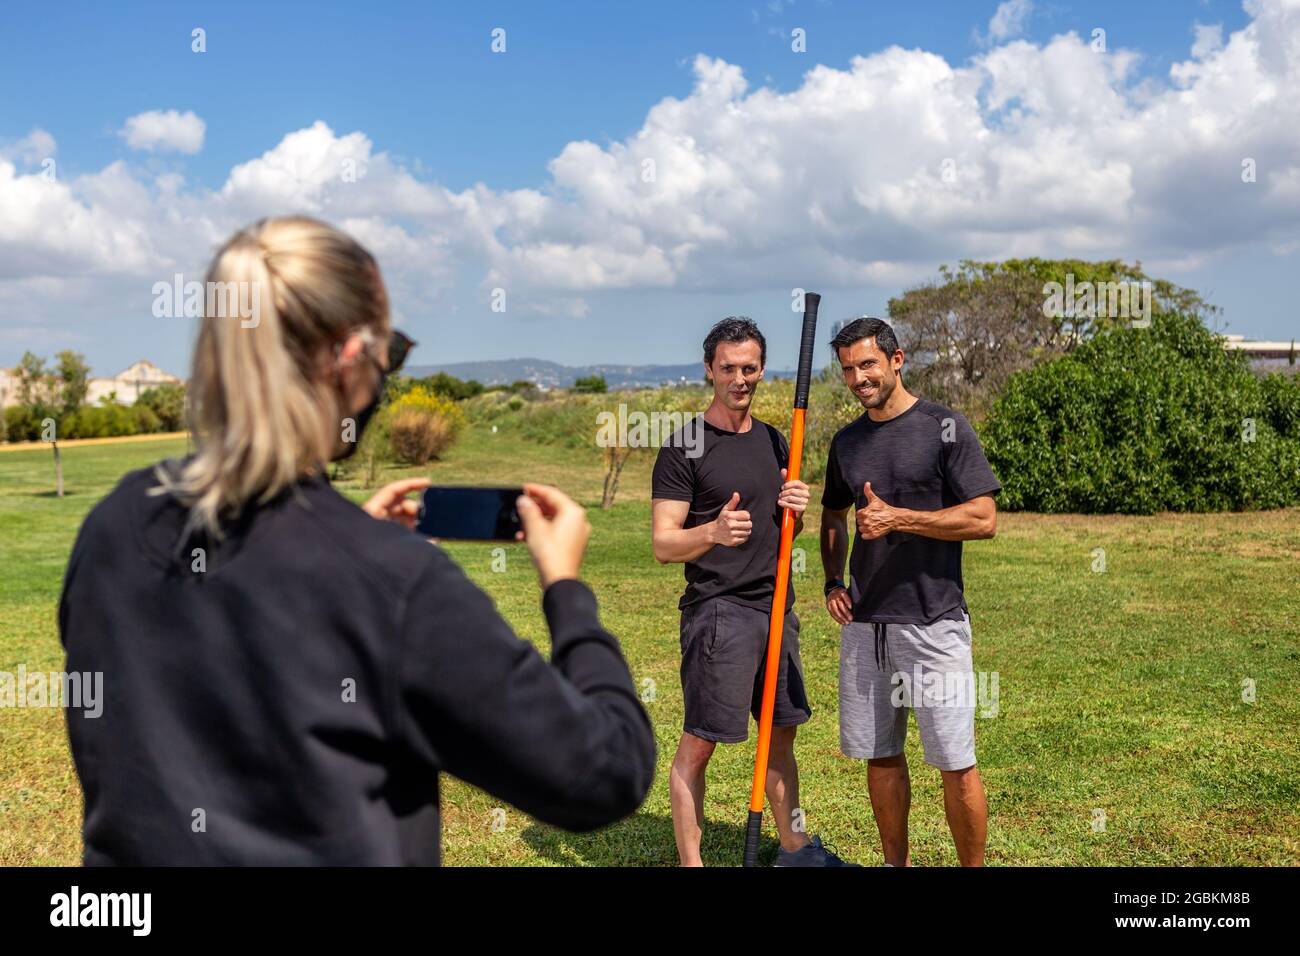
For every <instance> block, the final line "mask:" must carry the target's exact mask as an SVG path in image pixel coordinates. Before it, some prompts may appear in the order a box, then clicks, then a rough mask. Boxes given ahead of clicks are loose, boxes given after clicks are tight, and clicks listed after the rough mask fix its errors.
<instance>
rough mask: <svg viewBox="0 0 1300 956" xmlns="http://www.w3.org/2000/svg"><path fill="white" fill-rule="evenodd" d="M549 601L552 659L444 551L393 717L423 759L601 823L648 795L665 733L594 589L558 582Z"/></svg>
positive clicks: (582, 821) (423, 599) (547, 814)
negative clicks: (659, 735) (658, 742)
mask: <svg viewBox="0 0 1300 956" xmlns="http://www.w3.org/2000/svg"><path fill="white" fill-rule="evenodd" d="M542 608H543V611H544V612H545V615H546V621H547V625H548V626H549V629H550V632H551V648H552V650H551V660H550V662H549V663H548V662H547V661H546V660H545V659H544V658H543V657H542V656H541V655H540V654H539V653H538V652H537V650H536V649H535V648H534V647H533V645H531V644H529V643H528V642H526V641H523V640H521V639H520V638H518V637H517V636H515V634H514V632H513V631H512V630H511V629H510V625H509V624H507V623H506V622H505V620H504V619H503V618H502V617H501V615H500V614H498V613H497V610H496V608H495V607H494V606H493V604H492V602H491V600H490V599H489V598H488V596H487V595H486V594H484V593H483V592H482V591H481V590H479V588H478V587H477V586H475V585H474V583H473V582H472V581H470V580H469V578H468V577H466V576H465V573H464V572H463V571H461V569H460V568H459V567H458V566H456V564H455V563H454V562H453V561H451V559H450V558H448V557H447V556H446V555H445V554H443V553H442V552H441V551H437V552H436V553H435V558H434V561H433V562H432V563H431V564H430V566H429V568H428V569H427V570H426V571H425V572H424V574H422V575H421V577H420V579H419V580H418V581H417V582H416V584H415V586H414V588H413V590H412V593H411V595H410V598H409V600H408V602H407V606H406V608H405V613H404V616H403V624H402V652H401V657H400V660H399V664H398V666H399V674H398V679H397V688H398V695H399V698H398V700H397V702H396V709H397V713H396V721H395V726H396V730H397V733H398V736H399V737H400V739H401V741H402V743H403V745H404V746H405V747H406V748H408V749H409V750H410V751H411V752H412V753H414V754H415V756H416V757H417V759H419V760H420V761H421V762H422V763H425V764H428V765H430V766H432V767H435V768H437V769H441V770H445V771H447V772H448V773H451V774H453V775H454V776H456V777H459V778H460V779H462V780H464V781H466V782H467V783H470V784H473V785H474V786H476V787H479V788H480V789H483V790H485V791H487V792H488V793H490V794H492V795H494V796H496V797H499V798H500V799H502V800H504V801H506V802H507V803H510V804H512V805H513V806H515V807H517V808H519V809H520V810H523V811H524V812H525V813H528V814H530V815H531V816H533V817H535V818H537V819H538V820H541V821H543V822H544V823H550V824H553V825H555V826H559V827H563V828H565V829H567V830H577V831H581V830H591V829H595V828H597V827H601V826H605V825H606V824H609V823H613V822H614V821H616V820H619V819H621V818H623V817H625V816H627V815H628V814H630V813H632V812H633V811H634V810H636V808H637V807H639V806H640V805H641V802H642V801H643V800H644V799H645V795H646V793H647V792H648V791H649V789H650V784H651V782H652V781H653V778H654V768H655V740H654V732H653V729H652V727H651V724H650V719H649V717H648V716H647V714H646V712H645V709H644V708H643V707H642V706H641V702H640V700H639V699H638V698H637V695H636V691H635V688H634V685H633V682H632V676H631V674H630V673H629V671H628V667H627V663H626V662H625V661H624V659H623V655H622V652H621V650H620V648H619V644H618V641H617V640H616V639H615V638H614V636H613V635H612V634H610V633H609V632H608V631H606V630H605V629H604V628H603V627H601V624H600V619H599V616H598V615H597V611H596V598H595V596H594V595H593V594H592V593H591V591H590V589H588V588H587V586H586V585H585V584H583V583H581V582H580V581H573V580H567V581H557V582H556V583H554V584H552V585H551V586H550V587H549V588H547V589H546V592H545V594H544V595H543V598H542Z"/></svg>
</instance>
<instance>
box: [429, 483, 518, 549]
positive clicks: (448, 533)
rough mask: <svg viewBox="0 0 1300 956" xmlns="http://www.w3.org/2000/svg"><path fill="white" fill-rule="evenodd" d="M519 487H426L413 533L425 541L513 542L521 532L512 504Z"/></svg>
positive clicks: (516, 512)
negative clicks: (433, 539)
mask: <svg viewBox="0 0 1300 956" xmlns="http://www.w3.org/2000/svg"><path fill="white" fill-rule="evenodd" d="M523 493H524V490H523V489H522V488H462V487H453V486H446V485H443V486H440V487H439V486H435V487H432V488H426V489H425V491H424V500H423V502H422V503H421V505H420V518H419V522H418V523H417V524H416V526H415V530H416V531H417V532H418V533H419V534H422V535H424V536H425V537H426V538H447V539H451V540H460V541H514V540H515V535H516V534H517V533H518V532H520V531H522V530H523V525H522V524H520V522H519V511H518V510H517V509H516V508H515V501H516V499H518V497H519V496H520V495H522V494H523Z"/></svg>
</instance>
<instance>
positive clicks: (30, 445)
mask: <svg viewBox="0 0 1300 956" xmlns="http://www.w3.org/2000/svg"><path fill="white" fill-rule="evenodd" d="M187 434H188V432H154V433H152V434H149V435H119V436H118V437H116V438H73V439H70V440H69V441H61V442H59V447H60V448H79V447H83V446H86V445H111V444H115V443H117V442H128V441H167V440H168V439H169V438H184V437H185V436H186V435H187ZM49 444H50V443H49V442H47V441H20V442H5V443H4V444H0V452H4V451H34V450H36V449H40V448H45V447H48V446H49Z"/></svg>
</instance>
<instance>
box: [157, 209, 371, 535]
mask: <svg viewBox="0 0 1300 956" xmlns="http://www.w3.org/2000/svg"><path fill="white" fill-rule="evenodd" d="M228 283H235V285H228ZM219 284H220V285H219ZM214 289H216V290H222V289H224V290H231V291H235V290H242V291H240V292H239V295H240V296H242V297H244V301H246V302H248V301H251V302H252V303H253V304H254V312H253V313H252V315H251V318H252V321H249V320H248V319H249V316H245V315H242V314H234V315H232V314H230V312H231V310H229V309H226V308H222V307H221V306H222V303H221V302H220V301H219V300H218V301H217V302H215V303H214V298H215V297H214V294H213V290H214ZM250 290H251V291H250ZM205 293H206V294H205V297H204V313H203V319H202V325H201V327H200V330H199V336H198V341H197V343H196V344H195V347H194V359H193V364H192V367H191V372H190V381H189V388H188V412H187V415H188V419H189V426H190V430H191V431H192V433H193V435H194V440H195V454H194V457H193V458H192V459H191V460H190V461H189V462H188V463H187V464H186V465H185V466H184V467H183V468H181V469H180V471H179V473H178V474H177V475H172V474H170V473H168V472H167V471H166V470H165V469H164V468H163V467H162V466H159V467H158V468H156V469H155V474H156V475H157V476H158V479H159V482H160V487H155V488H153V489H151V493H153V494H165V493H171V494H174V495H175V496H176V497H177V498H178V499H179V500H180V501H181V502H182V504H184V505H185V506H187V507H188V508H189V509H190V515H189V520H188V521H187V523H186V529H185V533H186V534H189V533H190V532H191V531H192V530H193V529H195V528H202V529H204V530H206V531H207V532H209V533H210V534H212V535H213V536H214V537H217V538H220V537H221V536H222V532H221V520H222V519H223V518H224V517H226V516H227V515H234V514H237V513H238V512H239V511H240V510H242V508H243V507H244V505H245V504H246V503H248V502H249V501H250V500H252V499H253V498H254V497H256V499H257V503H258V504H262V503H265V502H267V501H270V500H271V499H272V498H274V497H275V496H276V495H277V494H279V493H280V492H281V491H283V490H284V489H286V488H288V487H290V486H291V485H293V484H294V483H296V482H297V481H298V480H299V479H301V478H302V477H303V476H304V475H306V474H308V473H310V472H312V471H313V470H314V469H315V468H317V467H320V466H322V465H323V463H324V462H327V461H329V460H330V459H331V458H332V457H333V456H334V453H335V450H336V448H337V447H338V440H337V439H338V436H339V434H340V430H339V428H338V427H336V426H339V425H340V423H341V419H342V415H343V414H344V410H343V408H342V400H341V396H340V394H339V392H338V389H337V388H336V387H335V385H334V383H333V382H332V381H331V380H330V378H329V376H328V375H327V374H326V370H327V368H328V366H327V364H326V363H327V362H328V361H329V360H330V359H331V358H332V354H331V349H332V347H333V346H334V345H335V344H337V343H340V342H342V341H343V340H344V338H345V337H346V335H347V333H348V332H349V331H351V330H355V329H357V328H358V327H366V328H370V329H373V330H375V331H381V330H383V329H385V328H386V327H387V324H388V300H387V295H386V293H385V291H384V284H383V280H382V279H381V278H380V275H379V268H378V266H377V264H376V263H375V260H374V257H373V256H371V255H370V253H369V252H367V251H366V250H365V249H364V248H362V247H361V245H360V244H359V243H358V242H357V241H356V240H354V239H352V238H351V237H350V236H347V235H345V234H344V233H342V232H340V231H338V230H337V229H334V228H333V227H331V226H328V225H326V224H325V223H323V222H319V221H317V220H315V219H308V218H304V217H286V218H277V219H263V220H261V221H259V222H257V223H254V224H253V225H252V226H249V227H248V228H247V229H243V230H241V231H240V232H238V233H236V234H235V235H234V236H233V237H231V239H230V240H229V241H228V242H227V243H226V244H225V245H224V246H222V247H221V249H220V251H219V252H218V253H217V255H216V257H215V258H214V259H213V261H212V265H211V267H210V268H209V269H208V274H207V282H206V284H205ZM228 301H238V299H231V300H228ZM214 304H215V307H214ZM234 311H235V312H236V313H238V312H239V311H240V310H239V309H235V310H234Z"/></svg>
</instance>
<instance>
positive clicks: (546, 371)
mask: <svg viewBox="0 0 1300 956" xmlns="http://www.w3.org/2000/svg"><path fill="white" fill-rule="evenodd" d="M403 372H404V374H406V375H410V376H411V377H413V378H424V377H425V376H427V375H436V374H438V373H439V372H446V373H447V374H448V375H454V376H456V378H459V379H463V380H465V381H469V380H470V379H473V380H474V381H476V382H482V383H483V384H484V385H509V384H510V383H511V382H533V383H534V384H536V385H542V386H545V387H546V388H568V387H569V386H571V385H572V384H573V383H574V381H576V380H577V379H579V378H588V377H590V376H592V375H603V376H604V377H605V384H607V385H608V386H609V387H610V388H644V387H648V386H657V385H701V384H703V382H704V370H703V368H702V367H701V365H700V363H699V362H692V363H691V364H689V365H561V364H560V363H559V362H551V361H547V360H546V359H537V358H517V359H500V360H496V361H488V362H451V363H448V364H446V365H414V366H410V367H408V368H406V369H403ZM767 377H768V378H794V372H786V371H780V370H778V369H768V370H767Z"/></svg>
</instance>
